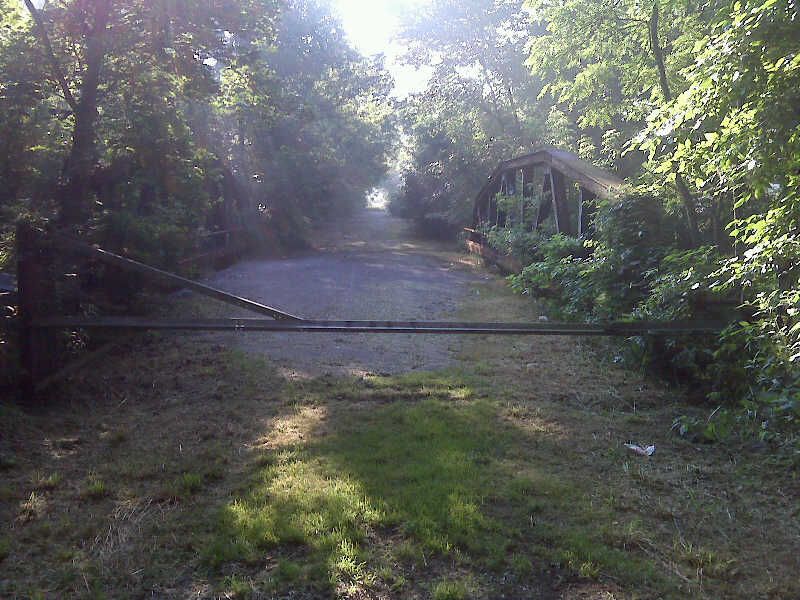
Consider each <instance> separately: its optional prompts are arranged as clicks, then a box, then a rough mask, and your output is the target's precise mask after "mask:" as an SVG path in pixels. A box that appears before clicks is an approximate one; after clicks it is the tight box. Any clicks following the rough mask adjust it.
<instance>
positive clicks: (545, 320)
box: [539, 315, 550, 323]
mask: <svg viewBox="0 0 800 600" xmlns="http://www.w3.org/2000/svg"><path fill="white" fill-rule="evenodd" d="M539 320H540V321H541V322H542V323H546V322H547V321H549V320H550V319H548V318H547V317H546V316H544V315H540V316H539Z"/></svg>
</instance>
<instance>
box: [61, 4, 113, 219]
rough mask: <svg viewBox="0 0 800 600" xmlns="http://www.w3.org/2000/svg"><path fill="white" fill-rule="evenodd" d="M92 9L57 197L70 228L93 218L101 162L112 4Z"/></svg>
mask: <svg viewBox="0 0 800 600" xmlns="http://www.w3.org/2000/svg"><path fill="white" fill-rule="evenodd" d="M92 6H93V10H92V14H91V21H92V26H91V28H90V29H89V32H88V33H87V36H86V52H85V57H84V58H85V61H84V63H85V65H86V68H85V70H84V74H83V79H82V80H81V84H80V97H79V99H78V101H77V105H76V107H75V113H74V118H75V126H74V129H73V130H72V148H71V149H70V153H69V156H68V157H67V159H66V162H65V164H64V172H63V177H64V179H63V183H62V185H61V187H60V188H59V190H58V193H57V195H56V200H57V201H58V205H59V208H60V214H59V221H60V222H61V223H62V224H70V225H72V224H78V223H82V222H84V221H85V220H86V218H87V217H88V216H89V202H88V200H89V199H88V194H89V181H90V178H91V174H92V169H93V168H94V165H95V162H96V158H97V157H96V156H95V137H96V136H95V134H96V132H95V125H96V122H97V98H98V90H99V87H100V75H101V70H102V67H103V63H104V61H105V54H106V46H105V37H106V28H107V26H108V21H109V17H110V15H111V6H112V0H95V2H93V3H92Z"/></svg>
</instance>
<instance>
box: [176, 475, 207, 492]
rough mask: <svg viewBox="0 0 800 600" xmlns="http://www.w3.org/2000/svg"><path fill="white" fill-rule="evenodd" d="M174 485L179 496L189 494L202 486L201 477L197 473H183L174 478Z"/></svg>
mask: <svg viewBox="0 0 800 600" xmlns="http://www.w3.org/2000/svg"><path fill="white" fill-rule="evenodd" d="M174 486H175V489H176V491H177V492H178V494H179V495H180V496H181V497H183V496H191V495H192V494H195V493H196V492H198V491H199V490H200V488H202V487H203V478H202V477H201V476H200V475H198V474H197V473H183V474H182V475H181V476H180V477H178V478H177V479H176V480H175V482H174Z"/></svg>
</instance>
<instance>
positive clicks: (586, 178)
mask: <svg viewBox="0 0 800 600" xmlns="http://www.w3.org/2000/svg"><path fill="white" fill-rule="evenodd" d="M538 165H547V166H549V167H552V168H553V169H556V170H557V171H561V173H563V174H564V176H565V177H567V178H568V179H571V180H573V181H577V182H578V183H579V184H580V185H581V186H582V187H584V188H586V189H587V190H589V191H590V192H593V193H594V194H595V195H597V196H599V197H600V198H610V197H612V196H614V195H615V194H617V193H618V192H619V191H620V190H621V189H622V188H623V187H624V186H625V182H624V181H623V180H622V179H620V178H619V177H617V176H616V175H614V174H613V173H610V172H609V171H606V170H604V169H601V168H599V167H596V166H594V165H593V164H590V163H588V162H586V161H585V160H582V159H580V158H578V156H577V155H575V154H573V153H572V152H569V151H567V150H561V149H560V148H554V147H551V146H544V147H542V148H539V149H537V150H534V151H533V152H531V153H530V154H523V155H522V156H517V157H515V158H512V159H510V160H506V161H503V162H501V163H500V164H499V165H498V166H497V168H496V169H495V170H494V171H492V174H491V175H490V176H489V179H488V180H487V182H486V184H485V185H484V186H483V187H482V188H481V191H480V192H478V195H477V196H476V198H475V204H476V205H477V204H479V203H482V202H483V201H484V200H485V199H487V198H488V195H489V191H490V190H491V189H492V188H493V187H495V186H496V185H497V183H498V182H499V180H500V177H502V175H503V173H504V172H506V171H508V170H510V169H521V168H523V167H533V166H538Z"/></svg>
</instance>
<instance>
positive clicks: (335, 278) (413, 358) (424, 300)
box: [209, 210, 489, 376]
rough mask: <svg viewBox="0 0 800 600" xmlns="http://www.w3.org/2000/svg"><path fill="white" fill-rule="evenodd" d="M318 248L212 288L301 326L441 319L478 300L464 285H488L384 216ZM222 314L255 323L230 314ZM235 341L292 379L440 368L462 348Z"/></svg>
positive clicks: (367, 338)
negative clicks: (303, 321)
mask: <svg viewBox="0 0 800 600" xmlns="http://www.w3.org/2000/svg"><path fill="white" fill-rule="evenodd" d="M315 246H316V249H315V250H314V251H312V252H308V253H305V254H303V255H300V256H295V257H292V258H288V259H251V260H247V261H244V262H240V263H237V264H236V265H234V266H232V267H230V268H228V269H226V270H224V271H221V272H218V273H216V274H215V276H214V277H213V278H211V279H210V280H209V281H210V283H211V284H212V285H215V286H217V287H220V288H222V289H225V290H228V291H231V292H234V293H236V294H239V295H242V296H246V297H248V298H252V299H256V300H259V301H262V302H265V303H267V304H269V305H271V306H275V307H279V308H282V309H284V310H286V311H288V312H290V313H293V314H296V315H300V316H303V317H307V318H318V319H395V320H404V319H432V320H446V319H452V318H455V314H456V312H457V310H458V308H459V306H460V304H461V303H462V302H463V300H464V297H465V296H466V295H467V294H469V293H473V294H474V293H476V291H475V290H471V288H470V285H471V284H473V283H476V282H479V281H481V280H485V279H487V278H488V277H489V276H488V275H486V274H485V273H480V272H479V271H478V270H477V269H475V268H474V267H473V266H472V265H471V263H470V259H469V258H468V257H466V256H465V255H463V254H460V253H458V252H457V249H456V248H455V246H454V245H453V244H449V245H442V244H437V243H435V242H431V241H427V240H421V239H417V238H416V237H415V236H414V235H413V233H412V231H411V230H410V227H409V225H408V224H407V222H405V221H403V220H401V219H397V218H395V217H392V216H390V215H389V214H388V213H386V212H385V211H383V210H364V211H362V212H359V213H358V214H356V215H355V216H353V217H351V218H349V219H346V220H342V221H341V222H338V223H336V224H335V225H334V226H332V227H330V228H328V229H327V230H325V231H323V232H320V233H318V234H317V236H316V237H315ZM221 314H229V315H232V314H236V315H242V316H244V315H246V314H247V315H248V316H251V315H250V314H249V313H245V312H241V313H239V312H237V313H233V312H231V311H230V310H229V309H228V308H227V307H225V308H224V312H223V313H221ZM226 339H227V340H230V339H231V338H230V336H229V337H227V338H226ZM233 339H234V340H235V341H234V344H235V346H236V347H239V348H242V349H244V350H247V351H248V352H259V353H264V354H266V355H267V356H269V358H270V359H271V360H272V361H274V362H275V363H277V364H278V365H280V367H282V369H283V370H284V372H288V373H291V374H295V375H297V376H302V375H304V374H308V375H319V374H322V373H333V374H356V375H359V374H364V373H378V374H380V373H398V372H404V371H410V370H414V369H424V370H432V369H438V368H441V367H444V366H447V365H448V364H449V363H450V362H451V361H452V360H453V359H454V357H455V352H456V349H457V348H458V345H459V343H460V341H459V338H457V337H453V336H437V335H403V334H391V335H376V334H317V333H315V334H297V333H292V334H288V333H269V334H256V333H248V334H241V335H238V336H236V337H235V338H233Z"/></svg>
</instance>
